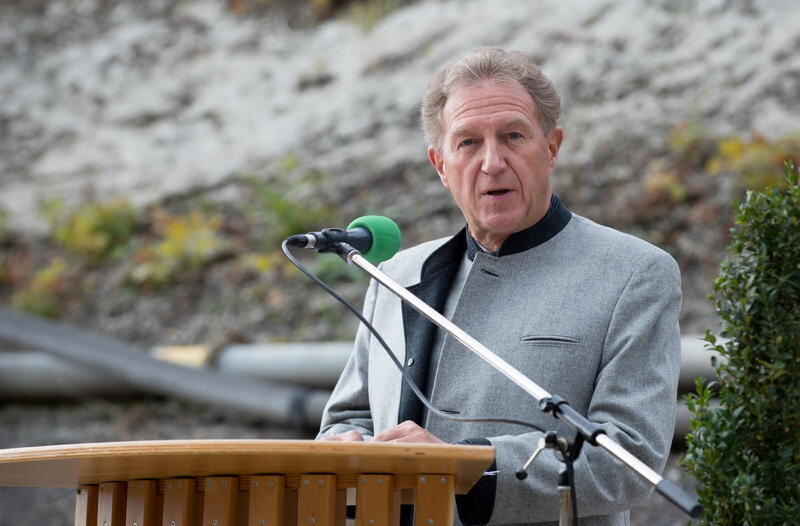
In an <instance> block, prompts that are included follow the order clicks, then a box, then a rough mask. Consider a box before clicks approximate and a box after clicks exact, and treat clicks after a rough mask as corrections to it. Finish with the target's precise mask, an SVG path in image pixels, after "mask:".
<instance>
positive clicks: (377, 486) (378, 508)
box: [356, 475, 400, 526]
mask: <svg viewBox="0 0 800 526" xmlns="http://www.w3.org/2000/svg"><path fill="white" fill-rule="evenodd" d="M357 488H358V489H357V491H358V494H357V503H358V504H357V507H356V526H393V525H394V524H395V519H396V517H395V515H396V513H398V514H399V512H400V508H399V500H398V501H397V510H395V509H394V508H395V500H396V499H395V498H394V496H395V489H394V477H393V476H392V475H361V476H360V477H358V487H357Z"/></svg>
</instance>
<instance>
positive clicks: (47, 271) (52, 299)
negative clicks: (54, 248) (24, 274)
mask: <svg viewBox="0 0 800 526" xmlns="http://www.w3.org/2000/svg"><path fill="white" fill-rule="evenodd" d="M69 274H70V273H69V268H68V266H67V263H66V262H65V261H64V260H63V259H62V258H55V259H53V260H52V261H51V262H50V263H48V265H47V266H46V267H44V268H41V269H39V270H38V271H36V273H35V274H34V275H33V277H32V278H31V280H30V281H29V282H28V283H27V284H26V285H25V286H24V287H22V288H21V289H20V290H18V291H17V292H15V293H14V295H13V296H12V297H11V306H12V307H13V308H14V309H16V310H20V311H25V312H29V313H31V314H36V315H38V316H45V317H47V318H58V317H59V316H61V314H62V310H63V306H64V303H65V301H66V299H67V297H68V296H69V292H70V290H71V288H72V287H71V285H74V283H73V279H72V278H74V276H72V278H71V277H70V276H69Z"/></svg>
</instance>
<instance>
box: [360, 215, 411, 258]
mask: <svg viewBox="0 0 800 526" xmlns="http://www.w3.org/2000/svg"><path fill="white" fill-rule="evenodd" d="M353 228H366V229H367V230H369V233H370V235H372V246H371V247H369V250H367V251H366V252H363V253H362V254H361V255H362V256H364V259H366V260H367V261H369V262H370V263H372V264H373V265H377V264H378V263H380V262H382V261H386V260H387V259H389V258H391V257H392V256H394V255H395V254H396V253H397V250H398V249H399V248H400V243H401V242H402V241H403V235H402V234H401V233H400V228H399V227H398V226H397V223H395V222H394V221H392V220H391V219H389V218H388V217H384V216H363V217H359V218H358V219H356V220H355V221H353V222H352V223H350V225H349V226H348V227H347V229H348V230H351V229H353Z"/></svg>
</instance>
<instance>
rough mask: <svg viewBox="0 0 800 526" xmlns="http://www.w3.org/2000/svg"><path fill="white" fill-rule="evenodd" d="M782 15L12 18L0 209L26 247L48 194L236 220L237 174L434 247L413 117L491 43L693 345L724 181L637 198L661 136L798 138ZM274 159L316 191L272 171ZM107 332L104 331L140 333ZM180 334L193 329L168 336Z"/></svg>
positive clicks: (191, 7)
mask: <svg viewBox="0 0 800 526" xmlns="http://www.w3.org/2000/svg"><path fill="white" fill-rule="evenodd" d="M17 4H19V5H17ZM795 4H796V2H795V1H794V0H771V1H768V0H762V1H756V0H753V1H723V0H717V1H708V2H683V1H679V2H675V1H667V0H664V1H656V2H643V1H641V0H619V1H606V2H593V1H572V2H561V1H558V0H543V1H541V2H523V1H518V0H482V1H478V0H472V1H463V0H458V1H432V0H431V1H421V2H417V3H413V4H411V5H407V6H405V7H403V8H401V9H398V10H397V11H395V12H394V13H392V14H390V15H389V16H387V17H385V18H384V19H382V20H380V21H379V22H378V23H377V25H375V26H374V27H373V28H372V29H370V30H365V29H363V28H362V27H359V26H358V25H357V24H355V23H354V21H353V19H351V18H348V17H346V16H343V17H340V18H338V19H333V20H330V21H327V22H324V23H322V24H319V25H316V26H313V27H312V26H310V25H308V24H307V25H305V26H303V27H293V26H292V25H291V24H289V23H287V15H286V13H285V12H284V11H281V10H280V9H275V10H272V9H266V10H262V11H261V12H259V13H250V14H248V15H237V14H236V13H235V12H234V11H233V10H232V9H230V8H229V7H228V6H226V5H225V4H224V3H223V2H219V1H212V0H193V1H191V2H167V1H165V0H147V1H143V2H133V1H130V0H52V1H45V0H38V1H29V2H6V3H4V4H2V5H0V61H2V64H3V67H2V68H0V100H1V101H2V103H0V174H2V177H0V209H2V210H5V211H6V212H8V216H9V219H8V223H9V225H10V226H11V227H12V228H14V229H17V230H19V231H25V232H31V233H36V232H39V233H40V232H42V231H43V229H44V224H43V222H42V220H41V218H40V217H39V216H38V213H37V208H38V203H39V202H40V201H41V200H45V199H48V198H53V197H58V198H59V199H62V200H64V201H66V203H67V204H77V203H80V202H83V201H85V200H87V199H97V200H109V199H111V198H114V197H118V196H122V197H124V198H126V199H129V200H131V201H133V202H134V203H135V204H137V205H139V206H147V205H149V204H152V203H155V202H160V201H163V200H165V199H168V198H173V197H175V196H181V195H187V194H195V193H201V194H202V193H204V194H206V195H209V196H211V197H213V199H214V200H216V201H217V202H219V201H227V202H228V203H234V206H235V203H236V201H237V199H240V198H241V197H242V193H241V188H237V187H236V185H235V184H232V183H231V181H234V180H235V178H236V177H237V176H239V175H242V174H246V175H253V176H255V177H259V178H261V179H263V180H264V181H266V182H267V184H269V185H271V189H272V190H273V191H274V192H276V193H277V194H278V195H287V196H289V197H290V198H291V199H292V200H295V201H298V202H306V201H308V200H314V201H316V200H321V201H324V202H325V203H326V204H327V205H328V206H331V207H335V208H336V209H337V210H339V211H340V212H341V214H342V216H343V217H357V216H359V215H363V214H366V213H380V214H384V215H388V216H390V217H393V218H395V219H397V220H398V223H400V225H401V227H402V228H403V230H404V235H405V238H406V245H408V244H411V243H415V242H419V241H422V240H424V239H430V238H433V237H439V236H442V235H446V234H448V233H451V232H453V231H455V230H456V229H457V228H458V227H459V226H460V224H461V222H462V221H463V220H462V219H461V218H460V216H459V214H458V212H457V210H456V209H455V208H454V207H453V205H452V204H451V201H450V198H449V196H448V195H447V192H446V191H445V190H444V189H443V188H442V186H441V184H440V183H439V181H438V178H437V177H436V175H435V173H434V171H433V170H432V169H431V168H430V167H429V166H428V164H427V161H426V160H425V148H426V144H425V143H424V140H423V138H422V134H421V132H420V128H419V119H418V112H419V110H418V107H419V101H420V98H421V96H422V94H423V92H424V90H425V86H426V82H427V80H428V78H429V77H430V75H431V74H432V72H433V71H434V70H435V68H436V67H438V66H439V65H440V64H441V63H443V62H444V61H446V60H447V59H449V58H450V57H451V56H453V55H454V54H457V53H459V52H462V51H464V50H466V49H469V48H472V47H475V46H478V45H500V46H504V47H509V48H516V49H520V50H522V51H524V52H526V53H528V54H530V55H531V56H533V57H535V58H536V59H537V60H538V62H539V63H540V64H541V65H542V67H543V69H544V70H545V72H546V73H547V74H548V75H549V76H550V77H551V78H552V79H553V80H554V82H555V84H556V86H557V87H558V89H559V91H560V93H561V95H562V98H563V103H564V112H563V119H562V123H561V124H562V125H563V127H564V128H565V133H566V139H565V143H564V146H563V148H562V150H561V154H560V158H559V165H558V167H557V169H556V173H555V175H554V185H555V188H556V191H557V192H558V193H559V195H560V196H561V198H562V200H564V201H565V202H566V203H567V205H568V206H569V207H570V208H571V209H572V210H574V211H576V212H577V213H580V214H582V215H585V216H587V217H590V218H592V219H594V220H597V221H598V222H601V223H605V224H608V225H610V226H614V227H617V228H620V229H623V230H626V231H629V232H632V233H634V234H636V235H641V236H643V237H646V238H648V239H649V240H651V241H653V242H655V243H656V244H659V245H661V246H664V247H665V248H667V249H668V250H670V251H671V252H672V253H673V255H675V256H676V258H677V259H678V261H679V263H680V264H681V267H682V271H683V272H684V284H685V287H684V288H685V290H684V295H685V308H684V315H683V320H682V324H683V325H684V328H685V329H686V330H689V331H693V332H697V331H702V330H704V329H705V328H706V327H708V325H709V323H708V322H709V319H710V318H709V317H708V313H709V311H710V310H711V308H710V306H709V304H708V302H707V301H706V299H705V298H706V295H707V293H708V290H709V289H710V285H709V283H710V278H711V276H713V274H714V273H715V271H716V264H717V263H718V262H719V260H720V259H721V257H722V252H723V251H722V247H724V246H725V236H726V231H727V228H728V225H729V221H730V219H729V216H726V217H720V214H721V213H725V212H720V211H721V210H725V211H727V207H728V204H729V202H730V201H731V200H732V199H733V194H732V193H731V191H730V190H729V189H728V190H725V186H724V184H725V183H724V182H722V183H719V185H720V186H719V190H718V189H717V186H714V188H713V189H712V190H711V191H708V190H706V191H705V192H702V193H701V197H700V198H699V199H708V200H709V201H712V202H714V206H713V207H710V208H708V207H705V208H703V207H695V208H694V209H691V210H689V209H688V208H687V207H683V208H681V207H677V206H676V207H675V208H674V210H670V205H669V204H667V205H664V204H663V203H662V204H661V205H660V206H661V209H662V210H666V211H667V213H668V214H669V215H670V216H671V217H669V218H666V219H664V220H662V221H661V222H657V223H656V225H655V226H653V225H652V224H651V225H649V226H642V224H641V223H640V221H639V220H640V217H641V214H642V210H647V209H648V208H650V207H651V206H652V205H653V203H652V202H650V201H646V200H645V198H644V197H645V196H644V194H645V191H644V189H643V185H644V182H643V181H644V179H645V176H646V174H647V173H648V171H649V170H650V168H651V166H652V163H653V160H654V159H656V158H658V157H659V156H663V155H668V154H669V151H670V146H669V140H668V138H669V134H670V131H671V130H673V129H674V127H675V126H676V124H679V123H686V122H688V123H691V124H692V125H693V126H696V127H698V128H701V129H702V131H703V133H705V134H708V135H712V136H718V137H723V136H726V135H729V134H737V133H742V134H745V135H748V134H759V135H762V136H765V137H767V138H778V137H783V136H785V135H786V134H788V133H790V132H793V131H794V130H797V129H798V128H800V127H798V125H797V108H798V107H800V54H798V53H797V50H798V49H800V9H797V7H796V5H795ZM271 5H272V4H271ZM275 5H278V6H280V5H282V4H281V2H277V1H276V2H275ZM283 7H284V8H285V7H286V5H285V3H283ZM287 159H292V160H294V161H296V162H300V163H302V165H303V167H304V169H305V170H306V171H308V170H311V171H316V172H318V173H323V174H326V178H325V179H324V180H316V181H312V182H309V181H308V180H305V179H303V178H302V177H294V176H291V177H272V176H271V175H269V174H270V173H272V171H271V168H270V167H274V166H279V165H280V164H281V163H282V162H285V160H287ZM714 184H715V185H716V184H718V183H714ZM701 185H708V181H703V182H701ZM706 188H707V186H706ZM681 222H683V223H685V224H688V225H689V226H686V227H683V228H680V229H677V230H675V231H673V230H672V229H673V227H674V225H675V223H681ZM320 226H327V225H320ZM136 308H137V309H138V311H139V312H141V313H142V314H141V316H143V317H144V318H142V317H140V318H138V319H137V321H136V322H135V324H136V326H137V327H139V328H142V327H152V330H150V329H146V331H145V332H147V334H146V335H145V337H144V338H143V339H144V340H145V341H148V342H152V341H153V340H154V336H153V335H158V334H160V333H159V331H162V330H163V328H164V325H163V324H162V323H161V322H160V319H158V318H159V315H155V318H153V319H151V318H150V317H148V315H147V314H145V311H148V312H150V311H153V312H155V310H156V309H154V308H153V306H152V305H149V304H148V303H147V302H146V301H145V302H139V303H138V304H137V307H136ZM98 310H99V311H102V310H103V309H102V308H100V309H98ZM106 310H108V311H112V310H114V309H111V308H109V309H106ZM116 310H117V311H120V310H125V309H122V308H117V309H116ZM166 310H169V309H166ZM251 312H252V311H251ZM98 316H99V315H96V314H95V315H94V316H93V318H92V319H95V318H98ZM237 316H238V315H237ZM108 318H109V320H110V321H109V323H107V324H106V325H105V326H104V328H106V329H108V328H111V329H112V331H115V332H116V333H117V334H119V335H121V336H123V337H129V336H138V334H139V333H136V334H134V332H135V331H125V330H123V329H122V328H121V326H125V325H126V324H127V325H131V326H132V324H131V323H128V322H127V321H122V320H121V319H120V318H114V317H113V315H109V317H108ZM261 320H263V317H262V316H260V315H254V318H253V324H254V325H255V324H258V323H261ZM73 321H80V320H73ZM193 323H194V324H195V325H198V324H199V325H200V326H208V320H205V321H202V322H198V321H197V319H195V320H188V321H187V320H183V321H177V322H175V323H174V324H173V326H177V325H180V326H181V327H184V328H185V327H191V326H192V324H193ZM226 323H227V322H226ZM115 324H116V325H115ZM114 327H119V328H120V330H116V329H114ZM186 334H187V338H194V339H195V341H197V338H201V337H204V336H206V335H205V334H204V333H202V331H194V330H193V329H187V332H186Z"/></svg>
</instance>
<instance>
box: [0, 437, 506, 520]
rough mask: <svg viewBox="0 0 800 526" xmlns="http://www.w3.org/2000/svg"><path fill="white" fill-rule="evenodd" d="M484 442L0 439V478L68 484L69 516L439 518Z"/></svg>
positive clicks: (465, 482)
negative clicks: (72, 500)
mask: <svg viewBox="0 0 800 526" xmlns="http://www.w3.org/2000/svg"><path fill="white" fill-rule="evenodd" d="M493 458H494V448H491V447H487V446H452V445H428V444H391V443H357V442H314V441H305V440H167V441H144V442H111V443H99V444H69V445H59V446H44V447H27V448H15V449H5V450H0V486H27V487H74V488H76V490H77V497H76V506H75V525H76V526H123V525H124V526H150V525H156V526H192V525H202V526H245V525H247V526H282V525H292V526H295V525H296V526H334V525H344V524H345V520H346V509H347V506H348V504H350V505H352V504H355V510H356V512H355V525H356V526H384V525H386V526H392V525H397V524H398V523H399V520H400V506H401V503H403V504H413V505H414V524H415V526H449V525H451V524H453V519H454V500H453V495H454V494H456V493H459V494H460V493H466V492H467V491H468V490H469V488H470V487H472V485H473V484H474V483H475V482H476V481H477V480H478V478H480V476H481V475H482V474H483V472H484V470H485V469H486V468H487V467H488V466H489V465H490V464H491V462H492V460H493Z"/></svg>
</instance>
